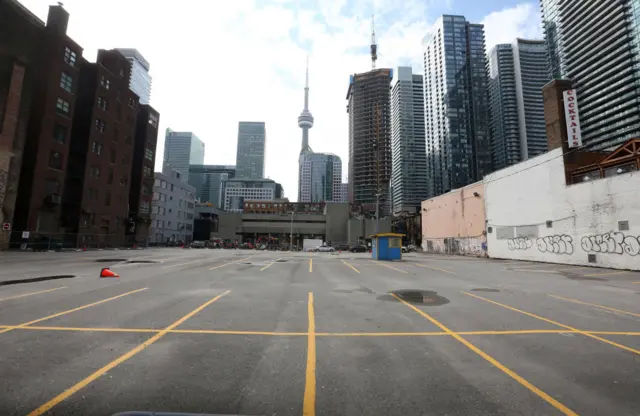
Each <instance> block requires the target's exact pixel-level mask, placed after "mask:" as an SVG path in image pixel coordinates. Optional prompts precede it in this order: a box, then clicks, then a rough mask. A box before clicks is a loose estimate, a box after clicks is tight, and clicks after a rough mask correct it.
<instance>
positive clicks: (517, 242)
mask: <svg viewBox="0 0 640 416" xmlns="http://www.w3.org/2000/svg"><path fill="white" fill-rule="evenodd" d="M536 246H537V248H538V251H539V252H541V253H553V254H573V238H571V236H569V235H566V234H562V235H549V236H546V237H540V238H537V239H536ZM507 247H508V248H509V250H510V251H516V250H529V249H530V248H532V247H533V240H531V239H529V238H528V237H519V238H510V239H509V240H508V241H507Z"/></svg>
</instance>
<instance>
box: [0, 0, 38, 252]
mask: <svg viewBox="0 0 640 416" xmlns="http://www.w3.org/2000/svg"><path fill="white" fill-rule="evenodd" d="M43 28H44V22H42V21H41V20H40V19H38V18H37V17H35V16H34V15H33V14H31V13H30V12H29V11H28V10H26V9H25V8H24V7H22V6H21V5H20V3H18V2H16V1H14V0H7V1H2V2H0V223H5V222H6V223H9V224H12V223H13V220H14V218H13V217H14V209H15V203H16V197H17V193H18V183H19V179H20V168H21V165H22V154H23V150H24V144H25V140H26V132H27V122H28V120H29V112H30V105H31V97H32V95H33V93H34V91H33V90H34V85H33V78H34V77H33V73H34V66H35V62H36V59H37V52H38V48H37V45H38V40H39V39H40V36H41V32H42V30H43ZM9 237H10V233H9V232H4V231H2V230H0V250H2V249H5V248H7V247H8V243H9Z"/></svg>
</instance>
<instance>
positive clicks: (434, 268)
mask: <svg viewBox="0 0 640 416" xmlns="http://www.w3.org/2000/svg"><path fill="white" fill-rule="evenodd" d="M416 265H417V266H418V267H422V268H424V269H431V270H437V271H439V272H444V273H449V274H456V273H455V272H452V271H451V270H446V269H440V268H438V267H433V266H425V265H424V264H421V263H416Z"/></svg>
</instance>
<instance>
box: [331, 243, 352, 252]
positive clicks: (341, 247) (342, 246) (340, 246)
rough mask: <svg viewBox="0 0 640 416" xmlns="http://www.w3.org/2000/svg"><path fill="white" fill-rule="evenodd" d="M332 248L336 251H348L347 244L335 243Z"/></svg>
mask: <svg viewBox="0 0 640 416" xmlns="http://www.w3.org/2000/svg"><path fill="white" fill-rule="evenodd" d="M334 248H335V249H336V251H349V244H337V245H336V246H335V247H334Z"/></svg>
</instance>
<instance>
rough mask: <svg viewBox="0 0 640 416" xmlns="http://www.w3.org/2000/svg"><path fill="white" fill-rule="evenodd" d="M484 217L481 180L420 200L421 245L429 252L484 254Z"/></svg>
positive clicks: (482, 184)
mask: <svg viewBox="0 0 640 416" xmlns="http://www.w3.org/2000/svg"><path fill="white" fill-rule="evenodd" d="M474 193H477V194H478V196H475V195H474ZM485 219H486V216H485V209H484V183H482V182H478V183H475V184H473V185H469V186H467V187H464V188H461V189H457V190H455V191H452V192H449V193H447V194H444V195H440V196H438V197H435V198H432V199H429V200H426V201H423V202H422V248H423V250H424V251H426V252H430V253H450V254H465V255H475V256H478V255H480V256H484V255H486V235H485Z"/></svg>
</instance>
